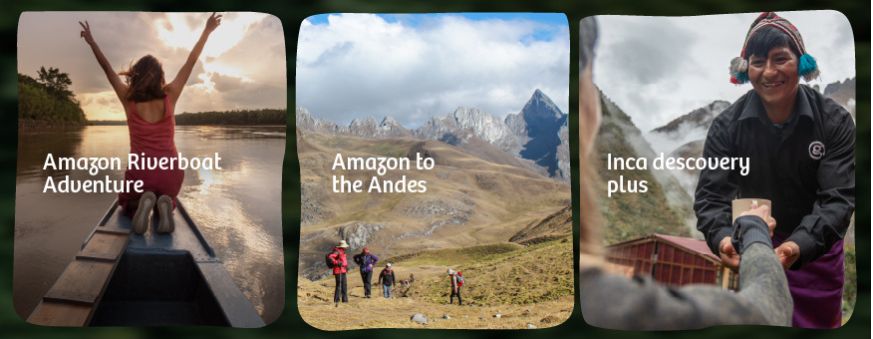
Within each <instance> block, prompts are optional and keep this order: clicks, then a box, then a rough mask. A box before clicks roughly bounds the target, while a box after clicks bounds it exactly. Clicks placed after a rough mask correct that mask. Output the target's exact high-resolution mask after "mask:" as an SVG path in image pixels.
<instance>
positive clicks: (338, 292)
mask: <svg viewBox="0 0 873 339" xmlns="http://www.w3.org/2000/svg"><path fill="white" fill-rule="evenodd" d="M347 248H349V244H347V243H346V241H345V240H340V242H339V245H337V246H336V247H334V248H333V251H331V252H330V254H328V255H327V266H328V267H329V268H331V269H332V270H333V278H334V280H335V281H336V288H335V289H334V291H333V303H334V305H335V306H337V307H338V306H339V302H340V300H342V302H344V303H347V302H349V294H348V289H347V287H346V286H347V284H348V283H347V281H346V272H348V266H349V263H348V261H347V260H346V249H347Z"/></svg>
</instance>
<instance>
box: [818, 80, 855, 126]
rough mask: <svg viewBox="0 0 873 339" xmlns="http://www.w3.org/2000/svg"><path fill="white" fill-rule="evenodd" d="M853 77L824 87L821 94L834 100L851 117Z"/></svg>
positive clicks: (853, 114) (853, 89)
mask: <svg viewBox="0 0 873 339" xmlns="http://www.w3.org/2000/svg"><path fill="white" fill-rule="evenodd" d="M855 88H856V87H855V77H851V78H849V79H846V80H844V81H837V82H833V83H830V84H828V85H827V86H825V88H824V91H823V92H822V93H823V94H824V95H825V96H827V97H829V98H831V99H834V101H836V102H837V103H839V104H840V105H842V106H843V108H845V109H846V110H847V111H849V113H851V114H852V117H855V110H856V108H855V98H856V97H855V95H856V94H855V93H856V91H855Z"/></svg>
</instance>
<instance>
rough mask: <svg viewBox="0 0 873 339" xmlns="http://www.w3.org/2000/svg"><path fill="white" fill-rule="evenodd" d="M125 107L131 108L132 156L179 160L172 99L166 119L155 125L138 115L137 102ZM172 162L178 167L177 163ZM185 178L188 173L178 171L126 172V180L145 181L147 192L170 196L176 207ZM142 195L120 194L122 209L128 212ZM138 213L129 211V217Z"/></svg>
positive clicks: (166, 101) (166, 107)
mask: <svg viewBox="0 0 873 339" xmlns="http://www.w3.org/2000/svg"><path fill="white" fill-rule="evenodd" d="M125 105H126V106H127V107H126V108H125V110H124V112H125V114H126V115H127V130H128V132H129V133H130V153H131V154H137V155H139V156H140V157H141V158H142V157H143V154H144V157H147V158H163V157H167V158H177V157H178V152H177V151H176V143H175V141H174V136H175V134H176V117H175V115H174V114H173V107H172V104H171V103H170V97H169V96H165V97H164V117H163V118H162V119H161V120H159V121H157V122H154V123H151V122H148V121H145V120H144V119H143V118H142V117H140V115H139V113H137V111H136V103H135V102H133V101H130V102H127V103H126V104H125ZM172 162H173V163H174V164H175V163H176V161H175V160H173V161H172ZM140 167H142V166H140ZM174 167H178V166H174ZM184 178H185V171H183V170H180V169H178V168H174V169H172V170H161V169H155V170H148V169H135V170H132V169H128V170H127V171H125V172H124V179H125V180H142V182H143V186H142V189H143V192H153V193H155V195H156V196H158V197H160V196H161V195H168V196H170V197H171V198H173V205H174V206H175V204H176V196H177V195H178V194H179V190H180V189H181V188H182V180H183V179H184ZM140 195H142V193H137V192H128V193H120V194H119V195H118V202H119V204H120V205H121V206H124V207H125V208H127V204H128V202H136V201H137V200H139V196H140ZM135 210H136V206H135V205H134V206H131V208H127V212H129V213H132V212H134V211H135Z"/></svg>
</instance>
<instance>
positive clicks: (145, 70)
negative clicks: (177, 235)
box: [79, 13, 221, 234]
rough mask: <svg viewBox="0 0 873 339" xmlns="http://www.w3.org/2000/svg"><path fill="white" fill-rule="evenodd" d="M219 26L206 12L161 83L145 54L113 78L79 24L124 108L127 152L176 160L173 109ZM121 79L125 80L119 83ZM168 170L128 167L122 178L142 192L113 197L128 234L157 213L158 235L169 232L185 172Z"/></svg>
mask: <svg viewBox="0 0 873 339" xmlns="http://www.w3.org/2000/svg"><path fill="white" fill-rule="evenodd" d="M220 24H221V15H216V14H215V13H212V15H210V16H209V19H207V20H206V27H205V28H204V29H203V33H202V34H201V35H200V39H199V40H197V43H196V44H195V45H194V48H193V49H191V53H190V54H189V55H188V59H187V60H186V61H185V64H184V65H182V69H180V70H179V73H178V74H176V78H175V79H173V81H172V82H170V83H166V81H165V80H164V70H163V68H162V67H161V63H160V62H159V61H158V59H156V58H155V57H153V56H151V55H146V56H144V57H142V58H140V59H139V60H138V61H137V62H136V63H135V64H134V65H133V66H132V67H130V69H129V70H127V71H125V72H121V73H119V74H116V73H115V71H113V69H112V66H111V65H110V64H109V60H107V59H106V57H105V56H104V55H103V52H101V51H100V47H98V46H97V43H96V42H94V37H93V36H92V35H91V26H90V25H89V24H88V22H87V21H85V23H82V22H79V25H81V26H82V32H81V33H80V36H81V37H82V38H84V39H85V42H86V43H88V45H89V46H91V50H92V51H93V52H94V56H95V57H96V58H97V62H98V63H99V64H100V67H101V68H103V72H104V73H106V78H107V79H108V80H109V83H110V84H111V85H112V88H113V89H114V90H115V94H116V95H117V96H118V99H119V100H121V103H122V105H123V106H124V113H125V115H126V116H127V128H128V131H129V133H130V153H131V154H136V155H138V156H140V157H146V158H169V159H170V163H172V164H176V160H177V159H175V158H177V157H178V152H177V151H176V144H175V141H174V136H175V129H176V119H175V116H174V114H173V108H174V107H175V106H176V102H177V101H178V100H179V96H180V95H181V94H182V90H183V89H184V88H185V83H186V82H188V77H189V76H191V71H192V69H193V68H194V64H195V63H196V62H197V59H198V58H199V57H200V52H202V51H203V46H204V45H205V44H206V40H207V39H208V38H209V34H210V33H212V31H214V30H215V28H216V27H218V25H220ZM121 75H123V76H125V78H126V81H124V82H122V81H121V77H120V76H121ZM177 167H178V166H174V169H171V170H162V169H154V170H149V169H136V170H131V169H128V170H127V171H125V173H124V178H125V180H141V181H142V182H143V187H142V189H143V192H142V193H137V192H126V193H121V194H119V195H118V203H119V205H121V206H122V207H124V209H125V213H126V214H127V215H128V216H130V215H131V214H132V215H133V217H132V224H133V231H134V232H136V233H137V234H142V233H144V232H145V231H146V230H147V229H148V226H149V222H150V221H151V212H152V210H153V209H155V208H156V207H157V208H156V209H157V210H158V227H157V231H158V232H160V233H169V232H172V231H173V229H174V225H173V215H172V213H173V208H174V207H175V205H176V196H177V195H178V194H179V190H180V189H181V188H182V180H183V178H184V176H185V172H184V171H182V170H180V169H178V168H177Z"/></svg>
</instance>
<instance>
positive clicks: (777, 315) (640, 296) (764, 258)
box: [578, 18, 793, 330]
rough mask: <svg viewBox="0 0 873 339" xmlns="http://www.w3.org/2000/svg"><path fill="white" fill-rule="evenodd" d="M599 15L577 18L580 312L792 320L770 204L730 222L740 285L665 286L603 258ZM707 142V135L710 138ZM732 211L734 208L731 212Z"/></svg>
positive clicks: (631, 317) (616, 316) (636, 317)
mask: <svg viewBox="0 0 873 339" xmlns="http://www.w3.org/2000/svg"><path fill="white" fill-rule="evenodd" d="M595 20H596V19H595V18H585V19H583V20H582V22H581V24H580V34H579V36H580V44H579V45H580V53H579V54H580V60H579V69H580V75H579V148H578V149H579V159H580V163H581V164H582V166H581V175H580V181H579V182H580V183H581V184H580V187H579V188H580V192H579V196H580V199H579V201H580V205H581V207H580V210H581V218H580V221H581V222H580V228H579V240H580V244H579V248H580V256H579V266H580V267H579V291H580V294H581V295H580V302H581V306H582V314H583V316H584V317H585V321H586V322H587V323H588V324H591V325H594V326H597V327H602V328H609V329H621V330H688V329H697V328H704V327H708V326H714V325H726V324H764V325H775V326H789V325H791V310H792V308H793V303H792V300H791V295H790V294H789V291H788V282H787V280H786V278H785V273H784V271H783V269H782V265H781V264H780V262H779V259H778V258H777V256H776V254H775V253H774V251H773V243H772V242H771V240H770V234H771V233H772V232H773V229H775V227H776V222H775V220H773V218H772V217H771V215H770V208H769V206H767V205H761V206H759V207H756V208H752V209H750V210H748V211H746V212H744V213H743V215H742V216H741V217H739V218H737V220H736V222H734V223H733V224H732V225H731V228H732V231H733V234H734V235H735V237H734V240H735V241H736V242H737V243H736V244H735V245H734V248H735V249H736V251H737V253H738V254H739V256H740V257H741V261H740V278H739V279H740V289H739V290H738V291H736V292H735V291H730V290H727V289H723V288H721V287H719V286H704V285H688V286H683V287H675V286H667V285H663V284H659V283H657V282H655V281H653V280H652V279H651V278H648V277H643V276H635V277H634V278H632V279H628V278H627V277H625V276H622V275H619V274H615V273H614V272H610V267H609V263H608V262H607V261H606V260H605V258H604V257H603V254H604V249H603V237H602V236H601V231H602V230H603V229H604V228H605V226H604V225H603V217H602V215H601V214H600V212H599V211H600V209H599V208H598V206H599V203H598V195H597V191H596V190H595V189H594V187H597V186H596V185H594V184H593V183H595V182H597V180H599V179H598V176H597V169H596V167H594V165H593V164H595V162H592V161H587V160H588V159H595V158H596V157H599V155H600V153H599V152H598V151H597V148H596V147H595V146H596V144H595V141H596V139H597V135H598V133H597V131H598V129H599V128H600V121H601V118H602V114H601V107H600V102H601V97H600V93H599V91H598V89H597V87H595V85H594V82H593V81H592V69H593V67H592V64H591V61H592V59H593V57H594V44H595V41H596V39H597V25H596V21H595ZM707 143H708V142H707ZM727 216H728V217H730V212H729V211H728V214H727ZM780 222H781V221H780Z"/></svg>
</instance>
